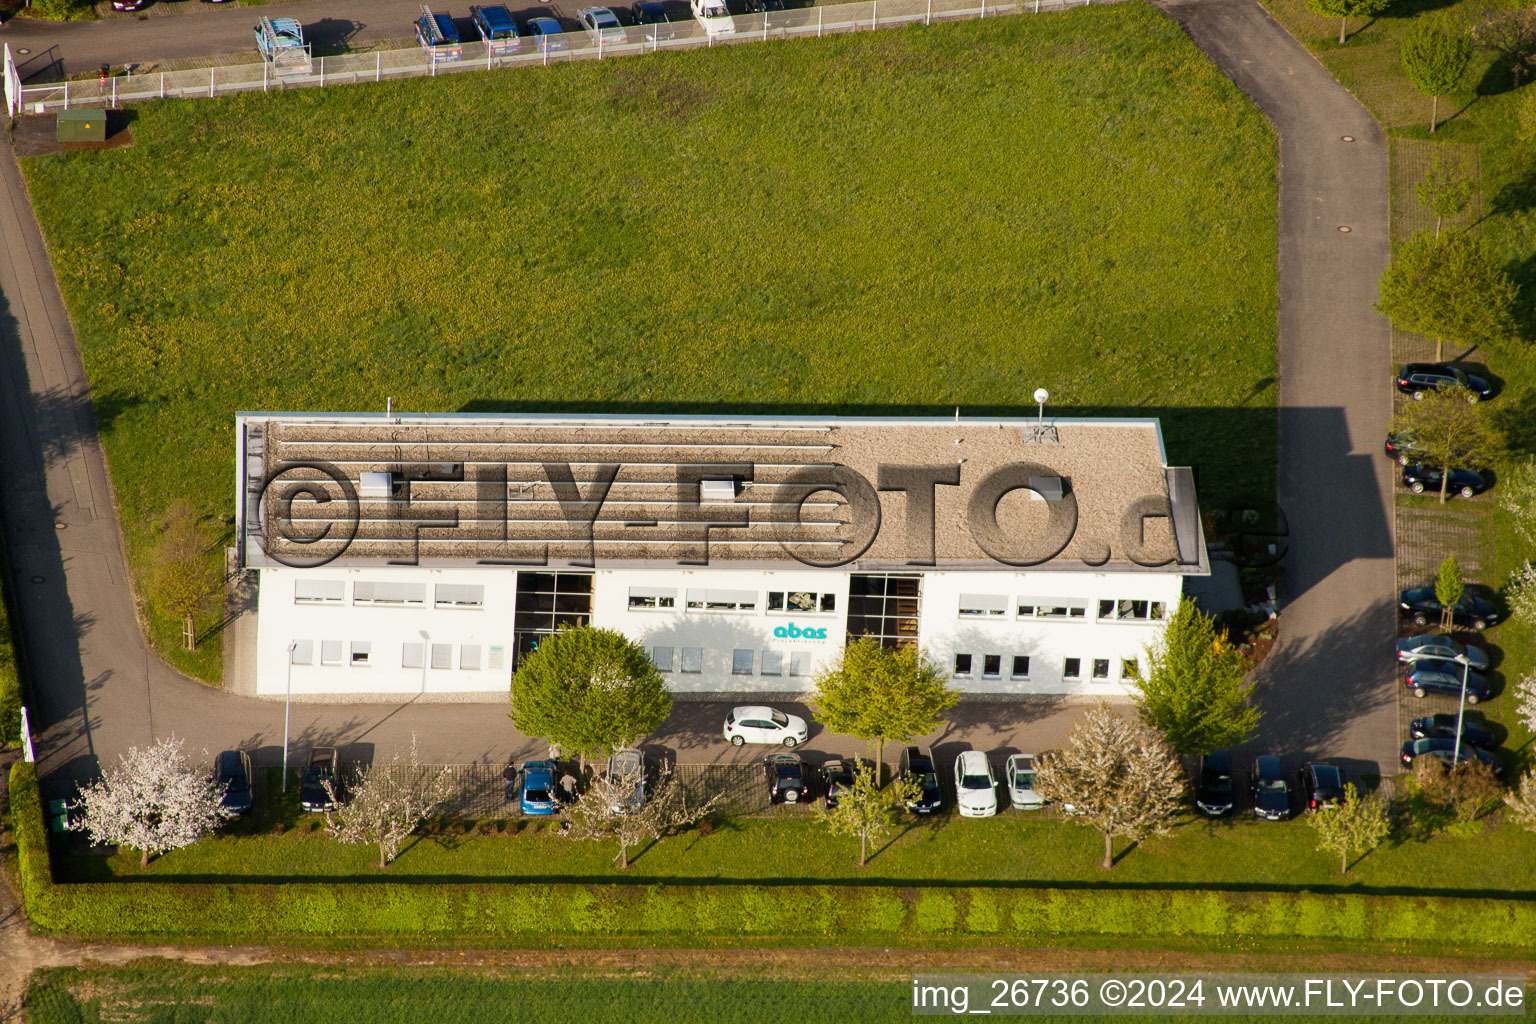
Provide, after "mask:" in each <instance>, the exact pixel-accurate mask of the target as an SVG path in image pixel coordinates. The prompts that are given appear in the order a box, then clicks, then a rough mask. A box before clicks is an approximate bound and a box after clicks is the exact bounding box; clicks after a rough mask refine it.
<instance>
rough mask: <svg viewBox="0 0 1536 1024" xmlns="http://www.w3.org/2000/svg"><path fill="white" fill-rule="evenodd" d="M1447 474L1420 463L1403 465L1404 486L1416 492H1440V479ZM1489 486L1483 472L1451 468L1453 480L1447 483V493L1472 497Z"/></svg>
mask: <svg viewBox="0 0 1536 1024" xmlns="http://www.w3.org/2000/svg"><path fill="white" fill-rule="evenodd" d="M1444 475H1445V474H1443V473H1442V472H1440V470H1438V469H1435V468H1434V467H1432V466H1422V465H1419V464H1418V463H1410V464H1409V465H1406V466H1404V467H1403V486H1404V487H1406V488H1408V489H1409V490H1410V491H1412V492H1413V493H1414V494H1423V493H1424V492H1425V491H1430V492H1432V493H1435V494H1439V493H1440V479H1441V477H1443V476H1444ZM1487 487H1488V481H1486V480H1484V479H1483V475H1482V474H1481V473H1474V472H1472V471H1471V470H1470V469H1453V470H1451V481H1450V483H1449V484H1447V485H1446V488H1445V490H1446V493H1447V494H1459V495H1461V496H1462V497H1463V498H1470V497H1472V496H1473V495H1475V494H1481V493H1482V492H1483V491H1484V490H1485V489H1486V488H1487Z"/></svg>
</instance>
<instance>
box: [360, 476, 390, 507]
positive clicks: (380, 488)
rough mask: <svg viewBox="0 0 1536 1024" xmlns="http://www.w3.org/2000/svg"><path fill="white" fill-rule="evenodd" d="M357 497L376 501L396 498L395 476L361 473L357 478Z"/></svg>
mask: <svg viewBox="0 0 1536 1024" xmlns="http://www.w3.org/2000/svg"><path fill="white" fill-rule="evenodd" d="M357 496H358V497H359V498H372V499H374V500H375V501H388V500H389V499H390V498H393V497H394V496H395V474H393V473H359V474H358V476H357Z"/></svg>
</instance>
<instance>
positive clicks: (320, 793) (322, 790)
mask: <svg viewBox="0 0 1536 1024" xmlns="http://www.w3.org/2000/svg"><path fill="white" fill-rule="evenodd" d="M336 773H337V763H336V748H335V747H316V748H314V749H313V750H311V751H310V752H309V767H308V768H306V769H305V770H304V778H303V780H301V781H300V782H299V806H300V807H302V808H303V809H304V810H306V811H334V810H335V809H336V807H337V799H338V798H339V797H340V795H341V793H340V787H341V783H340V782H339V781H338V780H337V777H336Z"/></svg>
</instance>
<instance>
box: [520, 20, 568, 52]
mask: <svg viewBox="0 0 1536 1024" xmlns="http://www.w3.org/2000/svg"><path fill="white" fill-rule="evenodd" d="M523 31H524V32H526V33H527V34H528V36H529V37H531V38H532V39H534V40H536V41H537V43H538V47H539V52H540V53H554V52H555V51H557V50H568V49H570V47H571V44H570V43H568V42H566V41H565V35H564V33H565V29H564V28H562V27H561V26H560V23H559V22H558V21H556V20H555V19H554V18H529V19H528V20H527V21H525V22H523Z"/></svg>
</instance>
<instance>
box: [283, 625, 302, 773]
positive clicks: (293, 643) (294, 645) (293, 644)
mask: <svg viewBox="0 0 1536 1024" xmlns="http://www.w3.org/2000/svg"><path fill="white" fill-rule="evenodd" d="M298 646H299V642H298V641H297V640H290V641H288V695H287V696H286V697H284V698H283V792H284V793H286V792H288V712H289V709H291V708H292V707H293V652H294V651H295V650H297V649H298Z"/></svg>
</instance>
